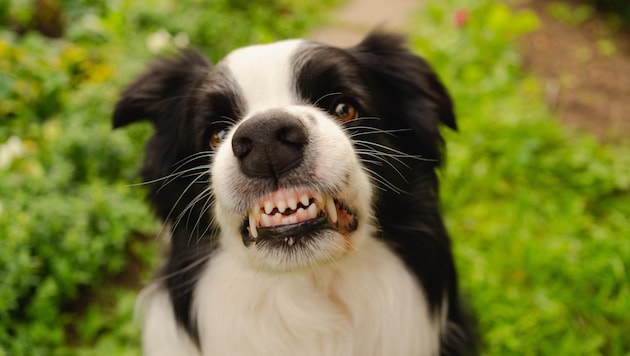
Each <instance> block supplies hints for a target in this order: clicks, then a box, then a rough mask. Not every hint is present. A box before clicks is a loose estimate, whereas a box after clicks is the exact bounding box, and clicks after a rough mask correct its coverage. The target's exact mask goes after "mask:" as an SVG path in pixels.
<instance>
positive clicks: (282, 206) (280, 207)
mask: <svg viewBox="0 0 630 356" xmlns="http://www.w3.org/2000/svg"><path fill="white" fill-rule="evenodd" d="M276 204H277V208H278V211H279V212H281V213H284V211H285V210H287V202H286V201H284V200H280V201H279V202H277V203H276Z"/></svg>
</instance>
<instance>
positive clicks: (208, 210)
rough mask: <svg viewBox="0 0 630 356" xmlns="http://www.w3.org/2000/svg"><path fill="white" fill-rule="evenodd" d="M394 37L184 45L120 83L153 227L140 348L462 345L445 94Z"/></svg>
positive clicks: (198, 351) (209, 350) (465, 325)
mask: <svg viewBox="0 0 630 356" xmlns="http://www.w3.org/2000/svg"><path fill="white" fill-rule="evenodd" d="M404 42H405V39H404V38H403V37H402V36H399V35H395V34H390V33H385V32H383V31H375V32H372V33H370V34H368V35H367V36H366V37H365V39H364V40H362V41H361V42H360V43H359V44H358V45H356V46H354V47H351V48H336V47H331V46H328V45H325V44H322V43H317V42H313V41H308V40H300V39H295V40H285V41H280V42H275V43H271V44H264V45H253V46H249V47H244V48H240V49H237V50H235V51H233V52H231V53H230V54H229V55H227V57H225V58H224V59H223V60H221V61H220V62H219V63H218V64H216V65H212V64H210V63H209V62H208V60H206V59H205V57H204V56H203V55H202V54H200V52H198V51H196V50H185V51H183V52H182V53H180V54H179V55H176V56H171V57H168V58H161V59H158V60H156V61H155V62H153V63H152V64H150V65H149V66H148V68H147V69H146V70H145V71H144V72H143V73H142V74H140V75H139V76H138V77H137V78H136V79H135V80H134V81H133V82H132V83H131V84H129V85H128V86H127V87H126V89H125V90H124V91H123V92H122V95H121V97H120V99H119V101H118V103H117V105H116V108H115V111H114V115H113V126H114V127H115V128H117V127H121V126H125V125H127V124H130V123H132V122H135V121H138V120H143V119H147V120H150V122H151V123H152V124H153V126H154V128H155V132H154V135H153V136H152V137H151V138H150V140H149V141H148V143H147V146H146V154H145V160H144V166H143V168H142V171H141V175H142V177H143V179H144V181H145V182H146V184H147V185H148V187H149V188H148V199H149V201H150V202H151V203H152V205H153V207H154V208H155V211H156V214H157V215H158V216H159V217H160V218H161V219H162V220H163V222H164V226H165V230H166V231H167V232H168V236H169V238H168V242H169V249H168V252H167V259H166V264H165V266H164V268H163V270H162V271H161V273H160V275H159V277H158V278H156V280H155V281H154V282H152V283H151V285H149V286H148V287H147V288H146V289H145V290H144V291H143V292H142V294H141V297H140V298H139V305H140V315H141V316H142V320H143V331H142V339H143V340H142V342H143V349H144V353H145V354H146V355H361V356H363V355H388V356H391V355H405V356H407V355H438V354H439V355H460V354H476V352H477V351H476V350H477V347H476V344H477V343H476V337H475V327H474V326H471V323H470V318H469V316H468V314H469V313H468V312H467V311H466V309H467V308H464V307H463V305H462V304H461V302H460V295H459V292H458V286H457V275H456V269H455V265H454V261H453V256H452V252H451V247H450V240H449V237H448V234H447V231H446V229H445V227H444V224H443V220H442V217H441V213H440V209H439V194H438V179H437V174H436V170H437V169H438V168H439V166H440V163H441V161H442V155H443V154H442V153H443V146H444V142H443V141H444V140H443V138H442V136H441V134H440V131H439V126H440V125H441V124H443V125H445V126H447V127H450V128H451V129H456V121H455V115H454V109H453V104H452V100H451V98H450V96H449V94H448V92H447V90H446V88H445V86H444V85H443V84H442V83H441V81H440V79H439V78H438V76H437V75H436V74H435V72H434V71H433V70H432V68H431V67H430V66H429V64H428V63H427V62H426V61H425V60H424V59H423V58H421V57H418V56H416V55H414V54H413V53H412V52H410V51H409V49H408V48H407V47H406V46H405V44H404Z"/></svg>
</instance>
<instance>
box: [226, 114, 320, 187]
mask: <svg viewBox="0 0 630 356" xmlns="http://www.w3.org/2000/svg"><path fill="white" fill-rule="evenodd" d="M307 143H308V132H307V130H306V127H304V124H302V122H301V121H300V119H298V118H296V117H295V116H293V115H291V114H289V113H287V112H284V111H280V110H273V111H268V112H264V113H261V114H258V115H255V116H253V117H251V118H249V119H247V120H246V121H245V122H243V123H242V124H241V125H240V126H239V127H238V128H237V129H236V131H235V132H234V136H233V137H232V152H233V153H234V156H235V157H237V158H238V159H239V164H240V168H241V171H242V172H243V173H244V174H246V175H248V176H251V177H264V178H269V177H274V178H278V177H279V176H280V175H282V174H284V173H285V172H288V171H289V170H291V169H293V168H295V167H297V166H298V165H299V164H300V163H301V162H302V158H303V149H304V146H305V145H306V144H307Z"/></svg>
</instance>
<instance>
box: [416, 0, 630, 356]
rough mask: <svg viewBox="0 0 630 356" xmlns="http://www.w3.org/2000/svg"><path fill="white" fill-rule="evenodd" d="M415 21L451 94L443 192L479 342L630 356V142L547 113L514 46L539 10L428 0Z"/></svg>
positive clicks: (502, 350) (492, 347) (510, 350)
mask: <svg viewBox="0 0 630 356" xmlns="http://www.w3.org/2000/svg"><path fill="white" fill-rule="evenodd" d="M456 13H459V14H460V15H459V16H461V13H465V14H466V15H465V16H464V17H465V18H467V20H466V21H464V23H463V24H461V23H460V24H459V25H458V24H456V23H455V22H453V16H455V15H454V14H456ZM414 24H415V25H414V26H413V27H412V28H411V32H412V34H413V35H412V39H411V40H412V43H413V46H414V47H415V48H416V49H417V50H418V52H419V53H422V54H423V55H425V56H426V57H427V58H428V59H429V61H430V62H432V63H433V64H434V65H435V66H436V69H437V71H438V72H439V73H440V75H441V76H442V78H443V80H444V81H445V82H446V84H447V86H448V87H449V89H450V90H451V92H452V94H453V96H454V98H455V103H456V104H457V112H458V118H459V125H460V132H458V133H452V132H449V133H447V142H448V166H447V168H446V169H445V170H444V171H443V173H442V178H443V185H442V197H443V204H444V210H445V214H446V216H447V224H448V227H449V230H450V232H451V234H452V236H453V238H454V241H455V247H456V257H457V262H458V265H459V271H460V275H461V279H462V287H463V290H464V293H465V294H467V295H468V297H469V299H470V300H471V303H472V304H473V306H474V309H475V310H476V312H477V315H478V318H479V322H480V327H481V330H482V332H481V333H482V335H483V336H484V345H485V347H484V353H485V354H489V355H596V354H603V355H627V354H628V353H630V339H629V338H628V337H627V335H630V319H629V318H628V314H629V313H630V283H629V282H630V259H629V258H628V256H630V243H629V242H628V237H629V236H630V214H629V212H630V147H629V146H627V145H616V146H614V145H608V144H604V143H601V142H597V141H596V140H595V139H594V138H593V137H591V136H590V135H589V134H586V133H580V132H573V131H571V130H569V129H566V128H564V127H561V126H560V125H559V124H558V122H557V121H556V120H555V118H554V117H553V116H552V115H551V114H550V113H549V112H548V111H547V109H546V108H545V106H544V105H543V101H542V88H541V86H540V84H539V83H538V82H537V81H536V80H534V79H533V78H531V77H529V76H527V75H526V73H524V72H523V71H522V69H521V63H520V56H519V54H518V48H517V47H516V45H515V40H516V39H517V38H518V36H520V35H522V34H523V33H526V32H528V31H531V30H533V29H535V28H536V26H537V20H536V17H535V16H534V15H533V14H532V13H529V12H521V13H514V12H512V11H510V10H509V9H508V7H506V6H505V5H503V4H501V3H499V2H493V1H486V0H468V1H445V2H443V3H442V4H439V5H438V4H437V2H432V3H429V5H427V6H426V7H425V8H424V9H423V10H422V12H421V14H420V15H419V16H418V17H416V18H415V20H414Z"/></svg>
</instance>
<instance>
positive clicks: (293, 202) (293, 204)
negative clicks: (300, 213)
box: [287, 197, 298, 210]
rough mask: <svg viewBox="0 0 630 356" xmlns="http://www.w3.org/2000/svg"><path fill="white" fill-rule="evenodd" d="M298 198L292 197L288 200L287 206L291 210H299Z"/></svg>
mask: <svg viewBox="0 0 630 356" xmlns="http://www.w3.org/2000/svg"><path fill="white" fill-rule="evenodd" d="M297 204H298V202H297V198H295V197H290V198H289V199H287V205H288V206H289V209H291V210H296V209H297Z"/></svg>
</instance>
